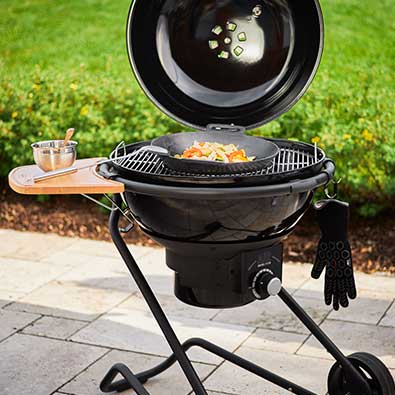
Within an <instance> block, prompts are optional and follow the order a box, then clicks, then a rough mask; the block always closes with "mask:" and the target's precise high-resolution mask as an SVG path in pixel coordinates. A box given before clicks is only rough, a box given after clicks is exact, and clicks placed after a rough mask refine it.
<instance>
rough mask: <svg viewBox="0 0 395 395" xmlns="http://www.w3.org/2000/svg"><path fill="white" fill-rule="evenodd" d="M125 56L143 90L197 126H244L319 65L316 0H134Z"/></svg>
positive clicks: (273, 110)
mask: <svg viewBox="0 0 395 395" xmlns="http://www.w3.org/2000/svg"><path fill="white" fill-rule="evenodd" d="M127 42H128V51H129V58H130V61H131V64H132V67H133V70H134V73H135V75H136V77H137V79H138V81H139V83H140V85H141V86H142V88H143V90H144V91H145V93H146V94H147V95H148V97H149V98H150V99H151V100H152V101H153V102H154V103H155V104H156V105H157V106H158V107H159V108H160V109H161V110H162V111H163V112H165V113H166V114H168V115H169V116H171V117H172V118H174V119H176V120H178V121H179V122H181V123H183V124H185V125H188V126H192V127H194V128H199V129H204V128H205V127H206V125H208V124H210V123H224V124H236V125H241V126H244V127H246V128H249V129H251V128H254V127H257V126H259V125H262V124H264V123H266V122H268V121H270V120H272V119H274V118H276V117H278V116H279V115H280V114H282V113H283V112H285V111H287V110H288V109H289V108H290V107H291V106H292V105H293V104H294V103H295V102H296V101H297V100H298V99H299V98H300V97H301V96H302V94H303V93H304V91H305V90H306V89H307V87H308V85H309V84H310V82H311V80H312V78H313V76H314V74H315V72H316V69H317V67H318V64H319V61H320V58H321V53H322V42H323V26H322V15H321V10H320V7H319V4H318V1H317V0H303V1H300V0H254V1H251V0H162V1H159V0H135V1H134V3H133V4H132V6H131V9H130V14H129V22H128V27H127Z"/></svg>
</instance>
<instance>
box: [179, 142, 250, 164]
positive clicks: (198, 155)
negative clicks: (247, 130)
mask: <svg viewBox="0 0 395 395" xmlns="http://www.w3.org/2000/svg"><path fill="white" fill-rule="evenodd" d="M175 157H176V158H179V159H199V160H210V161H217V162H224V163H236V162H252V161H253V160H254V159H255V156H247V154H246V152H245V150H243V149H238V147H236V145H234V144H220V143H212V142H198V141H195V142H194V143H193V144H192V145H191V146H190V147H188V148H187V149H186V150H185V151H184V152H183V153H182V154H178V155H175Z"/></svg>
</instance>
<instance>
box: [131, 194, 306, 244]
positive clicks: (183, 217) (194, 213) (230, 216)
mask: <svg viewBox="0 0 395 395" xmlns="http://www.w3.org/2000/svg"><path fill="white" fill-rule="evenodd" d="M125 197H126V201H127V203H128V206H129V208H130V210H131V212H132V213H133V216H134V218H135V219H136V221H137V222H138V224H139V225H140V227H141V228H142V230H143V231H145V232H146V233H148V234H150V235H153V236H157V237H159V238H162V239H169V240H176V241H179V242H196V243H199V242H209V243H210V242H211V243H212V242H214V243H223V242H224V243H229V242H244V241H258V240H262V239H265V238H268V237H273V236H275V235H276V234H279V233H283V232H285V231H287V230H291V229H293V227H294V226H295V225H296V223H297V222H298V220H299V219H300V218H301V217H302V215H303V214H304V212H305V211H306V210H307V208H308V207H309V205H310V203H311V200H312V197H313V192H310V191H307V192H300V193H293V194H287V195H282V196H270V197H259V198H251V199H238V198H235V197H233V198H229V199H226V198H219V199H207V200H206V199H202V198H196V199H187V198H178V199H177V198H171V197H170V198H169V197H163V196H149V195H145V194H140V193H134V192H128V191H127V192H126V193H125Z"/></svg>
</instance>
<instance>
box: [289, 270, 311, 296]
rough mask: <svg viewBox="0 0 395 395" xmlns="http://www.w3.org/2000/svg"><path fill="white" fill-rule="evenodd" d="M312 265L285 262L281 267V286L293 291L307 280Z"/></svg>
mask: <svg viewBox="0 0 395 395" xmlns="http://www.w3.org/2000/svg"><path fill="white" fill-rule="evenodd" d="M311 268H312V265H308V264H302V263H291V264H285V265H284V267H283V278H282V282H283V286H284V288H285V289H287V290H288V292H290V293H293V292H294V291H296V290H297V289H299V288H300V287H301V286H302V285H303V284H304V283H305V282H306V281H307V280H309V279H310V278H311V277H310V273H311Z"/></svg>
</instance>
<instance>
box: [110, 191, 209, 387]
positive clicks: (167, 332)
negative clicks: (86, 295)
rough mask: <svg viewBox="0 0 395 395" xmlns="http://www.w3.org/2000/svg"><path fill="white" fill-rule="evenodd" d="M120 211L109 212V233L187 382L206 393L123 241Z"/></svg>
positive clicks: (115, 199) (119, 199) (118, 200)
mask: <svg viewBox="0 0 395 395" xmlns="http://www.w3.org/2000/svg"><path fill="white" fill-rule="evenodd" d="M114 201H115V203H116V204H117V205H120V204H121V197H120V195H115V197H114ZM119 217H120V212H119V210H115V211H112V212H111V214H110V222H109V227H110V233H111V237H112V239H113V241H114V243H115V246H116V247H117V249H118V251H119V253H120V254H121V256H122V258H123V260H124V261H125V264H126V266H127V268H128V269H129V272H130V274H131V275H132V277H133V278H134V280H135V282H136V284H137V286H138V287H139V289H140V291H141V293H142V294H143V296H144V298H145V300H146V302H147V304H148V306H149V308H150V310H151V312H152V314H153V316H154V317H155V319H156V321H157V323H158V325H159V326H160V328H161V330H162V332H163V335H164V336H165V338H166V340H167V342H168V343H169V346H170V348H171V349H172V351H173V352H174V355H175V358H176V359H177V361H178V362H179V364H180V366H181V369H182V370H183V372H184V374H185V376H186V377H187V379H188V381H189V383H190V384H191V386H192V388H193V390H194V391H195V394H196V395H207V392H206V390H205V389H204V387H203V384H202V382H201V380H200V379H199V376H198V375H197V373H196V371H195V369H194V367H193V366H192V363H191V361H190V360H189V359H188V357H187V355H186V354H185V351H184V350H183V348H182V345H181V343H180V341H179V340H178V338H177V336H176V334H175V333H174V331H173V328H172V327H171V326H170V323H169V321H168V320H167V318H166V315H165V313H164V312H163V310H162V308H161V306H160V304H159V302H158V300H157V299H156V297H155V295H154V293H153V292H152V290H151V288H150V286H149V284H148V282H147V280H146V279H145V277H144V275H143V274H142V272H141V270H140V268H139V267H138V265H137V263H136V261H135V260H134V258H133V256H132V254H131V253H130V251H129V249H128V248H127V246H126V244H125V241H124V240H123V238H122V236H121V234H120V232H119V229H118V222H119Z"/></svg>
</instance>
